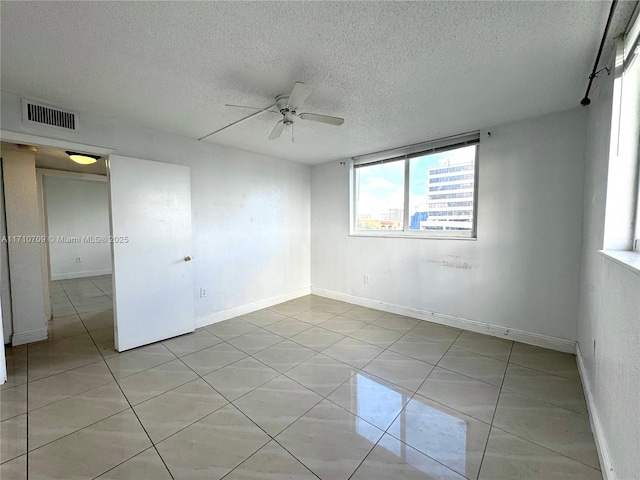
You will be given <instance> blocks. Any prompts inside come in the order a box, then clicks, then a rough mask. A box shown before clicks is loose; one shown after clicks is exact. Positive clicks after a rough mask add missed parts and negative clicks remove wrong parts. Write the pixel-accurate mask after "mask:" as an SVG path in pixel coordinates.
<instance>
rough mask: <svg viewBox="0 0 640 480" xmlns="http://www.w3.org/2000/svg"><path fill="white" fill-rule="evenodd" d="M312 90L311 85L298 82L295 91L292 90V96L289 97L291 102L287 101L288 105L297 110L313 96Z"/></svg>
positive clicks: (294, 87)
mask: <svg viewBox="0 0 640 480" xmlns="http://www.w3.org/2000/svg"><path fill="white" fill-rule="evenodd" d="M311 92H312V89H311V87H310V86H309V85H307V84H306V83H302V82H296V83H295V85H294V86H293V90H291V95H289V100H288V101H287V105H288V106H289V107H290V108H291V109H293V110H295V109H296V108H298V107H299V106H300V105H302V104H303V103H304V101H305V100H306V99H307V97H308V96H309V95H311Z"/></svg>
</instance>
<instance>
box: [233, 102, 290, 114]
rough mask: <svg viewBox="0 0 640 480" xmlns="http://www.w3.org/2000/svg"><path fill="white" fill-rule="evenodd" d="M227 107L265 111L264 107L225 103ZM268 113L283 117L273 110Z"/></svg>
mask: <svg viewBox="0 0 640 480" xmlns="http://www.w3.org/2000/svg"><path fill="white" fill-rule="evenodd" d="M224 106H225V107H234V108H248V109H250V110H264V108H262V107H249V106H247V105H234V104H232V103H225V104H224ZM265 111H266V112H267V113H275V114H277V115H282V114H281V113H280V112H274V111H273V110H265Z"/></svg>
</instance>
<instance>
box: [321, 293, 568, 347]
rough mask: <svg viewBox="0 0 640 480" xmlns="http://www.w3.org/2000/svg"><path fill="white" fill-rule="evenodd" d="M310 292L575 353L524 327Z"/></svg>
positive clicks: (558, 340)
mask: <svg viewBox="0 0 640 480" xmlns="http://www.w3.org/2000/svg"><path fill="white" fill-rule="evenodd" d="M311 293H312V294H313V295H319V296H321V297H327V298H332V299H334V300H341V301H343V302H348V303H354V304H356V305H361V306H363V307H369V308H375V309H377V310H382V311H385V312H389V313H396V314H398V315H405V316H408V317H413V318H418V319H420V320H426V321H428V322H434V323H439V324H441V325H447V326H449V327H455V328H462V329H464V330H470V331H472V332H476V333H482V334H484V335H492V336H494V337H499V338H508V339H509V340H514V341H516V342H522V343H526V344H528V345H535V346H537V347H544V348H549V349H551V350H557V351H559V352H565V353H575V352H576V342H575V341H573V340H567V339H564V338H559V337H551V336H548V335H542V334H539V333H532V332H526V331H524V330H517V329H514V328H508V327H502V326H499V325H492V324H490V323H484V322H479V321H477V320H470V319H468V318H461V317H455V316H453V315H446V314H442V313H435V312H429V311H427V310H421V309H417V308H411V307H403V306H401V305H395V304H393V303H387V302H381V301H378V300H371V299H368V298H362V297H356V296H353V295H347V294H345V293H340V292H334V291H331V290H325V289H322V288H316V287H311Z"/></svg>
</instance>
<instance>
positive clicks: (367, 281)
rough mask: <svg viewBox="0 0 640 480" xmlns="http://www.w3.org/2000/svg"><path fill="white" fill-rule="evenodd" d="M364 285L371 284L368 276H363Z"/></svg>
mask: <svg viewBox="0 0 640 480" xmlns="http://www.w3.org/2000/svg"><path fill="white" fill-rule="evenodd" d="M364 283H371V277H370V276H369V275H365V276H364Z"/></svg>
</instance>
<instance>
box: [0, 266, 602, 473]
mask: <svg viewBox="0 0 640 480" xmlns="http://www.w3.org/2000/svg"><path fill="white" fill-rule="evenodd" d="M58 288H60V289H61V290H58ZM109 288H110V283H109V282H108V279H107V280H105V279H102V280H101V279H100V278H94V279H93V281H89V282H86V281H75V282H74V281H67V283H66V284H65V283H61V284H60V285H58V286H56V291H57V293H56V292H54V295H57V298H54V308H56V306H57V309H58V310H57V314H58V315H61V316H59V317H57V318H55V319H54V320H53V321H52V322H50V323H52V327H51V333H52V335H51V337H52V338H51V340H50V341H48V342H43V343H39V344H32V345H30V346H28V347H26V346H22V347H17V348H10V349H8V351H7V363H8V365H7V366H8V369H9V382H8V383H7V384H5V385H3V386H2V387H0V388H1V390H0V403H1V420H2V423H1V424H0V428H1V432H0V433H1V447H2V449H1V457H0V461H1V463H2V465H1V466H0V478H2V480H9V479H14V478H27V472H28V478H30V479H49V478H59V479H70V478H74V479H75V478H77V479H80V478H88V479H89V478H100V479H132V480H146V479H149V480H151V479H153V480H162V479H170V478H175V479H191V478H199V479H219V478H225V479H226V480H240V479H246V480H248V479H275V480H280V479H297V480H303V479H316V478H321V479H348V478H352V479H358V480H375V479H383V480H396V479H416V480H418V479H450V480H453V479H459V480H460V479H464V478H466V479H473V480H475V479H477V478H481V479H488V480H498V479H533V478H536V479H545V480H551V479H554V480H557V479H579V480H590V479H600V478H602V477H601V473H600V471H599V464H598V457H597V454H596V450H595V445H594V441H593V437H592V434H591V430H590V427H589V419H588V417H587V411H586V405H585V401H584V397H583V393H582V388H581V384H580V380H579V376H578V371H577V368H576V363H575V358H574V357H573V356H571V355H566V354H562V353H557V352H553V351H550V350H544V349H540V348H535V347H530V346H527V345H523V344H519V343H513V342H511V341H507V340H502V339H497V338H493V337H488V336H482V335H478V334H474V333H470V332H467V331H461V330H458V329H454V328H449V327H444V326H439V325H436V324H433V323H428V322H424V321H419V320H415V319H412V318H408V317H402V316H398V315H393V314H387V313H384V312H381V311H377V310H372V309H368V308H363V307H359V306H356V305H351V304H347V303H343V302H339V301H334V300H330V299H326V298H322V297H316V296H307V297H303V298H299V299H296V300H293V301H290V302H286V303H283V304H280V305H277V306H274V307H272V308H269V309H265V310H261V311H258V312H254V313H251V314H248V315H244V316H242V317H238V318H234V319H232V320H227V321H224V322H221V323H218V324H215V325H212V326H209V327H206V328H204V329H200V330H198V331H196V332H195V333H193V334H190V335H185V336H182V337H179V338H175V339H172V340H168V341H165V342H162V343H157V344H153V345H149V346H146V347H142V348H138V349H135V350H132V351H128V352H124V353H121V354H119V353H117V352H115V351H114V349H113V326H112V321H113V320H112V311H111V310H110V309H108V307H107V305H106V302H107V300H105V299H108V297H109V296H110V295H111V294H110V291H109ZM98 291H100V292H101V294H100V295H98ZM62 293H64V294H65V295H66V296H67V299H68V301H69V304H70V305H71V307H72V308H73V309H74V311H73V312H71V311H70V310H69V309H68V305H66V302H65V301H63V300H64V299H63V296H62ZM92 295H93V296H92ZM102 297H104V298H102ZM109 301H110V300H109ZM78 305H80V306H81V307H80V308H78ZM91 305H99V306H102V307H103V308H102V309H94V310H93V311H92V310H90V309H89V310H86V309H88V308H89V307H90V306H91ZM65 308H67V309H66V310H65ZM104 308H107V309H104ZM83 312H84V313H83Z"/></svg>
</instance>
